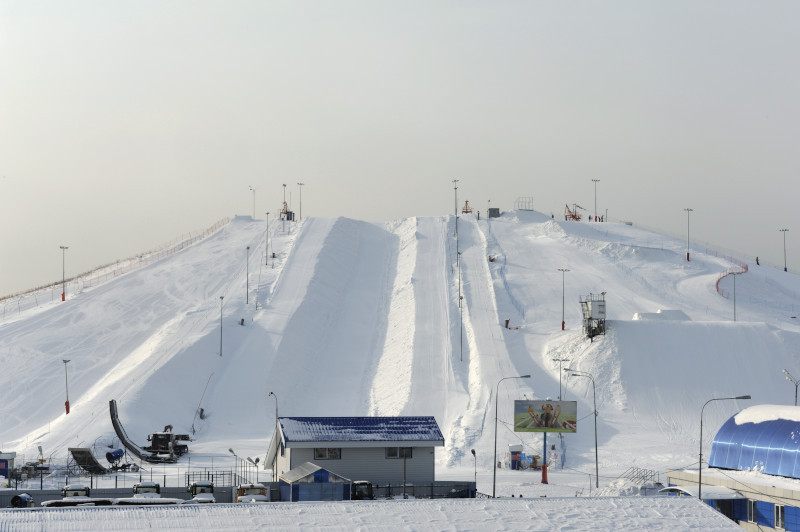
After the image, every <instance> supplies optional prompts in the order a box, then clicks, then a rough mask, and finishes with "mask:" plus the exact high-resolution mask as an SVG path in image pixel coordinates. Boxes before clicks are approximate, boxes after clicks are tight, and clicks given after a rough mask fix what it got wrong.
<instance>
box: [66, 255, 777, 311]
mask: <svg viewBox="0 0 800 532" xmlns="http://www.w3.org/2000/svg"><path fill="white" fill-rule="evenodd" d="M784 242H785V240H784ZM60 247H61V301H66V300H67V278H66V273H65V272H66V270H65V268H64V264H65V260H66V258H65V255H66V251H67V250H68V249H69V247H68V246H60ZM784 249H786V246H784Z"/></svg>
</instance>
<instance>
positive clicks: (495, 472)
mask: <svg viewBox="0 0 800 532" xmlns="http://www.w3.org/2000/svg"><path fill="white" fill-rule="evenodd" d="M530 378H531V376H530V375H519V376H517V377H503V378H502V379H500V380H499V381H497V386H496V387H495V391H494V455H493V457H492V498H493V499H494V498H495V487H496V482H497V463H496V461H497V394H498V393H499V391H500V383H501V382H503V381H504V380H506V379H530Z"/></svg>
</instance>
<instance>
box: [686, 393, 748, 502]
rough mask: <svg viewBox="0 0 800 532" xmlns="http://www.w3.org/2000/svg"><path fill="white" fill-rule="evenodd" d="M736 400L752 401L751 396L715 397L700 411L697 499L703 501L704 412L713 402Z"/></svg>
mask: <svg viewBox="0 0 800 532" xmlns="http://www.w3.org/2000/svg"><path fill="white" fill-rule="evenodd" d="M735 399H750V396H749V395H739V396H737V397H715V398H714V399H709V400H708V401H706V402H705V404H704V405H703V408H701V409H700V463H699V464H698V465H697V498H698V499H700V501H701V502H702V500H703V410H705V409H706V405H707V404H708V403H710V402H711V401H732V400H735Z"/></svg>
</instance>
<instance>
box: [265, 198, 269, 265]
mask: <svg viewBox="0 0 800 532" xmlns="http://www.w3.org/2000/svg"><path fill="white" fill-rule="evenodd" d="M266 253H267V254H266V257H267V259H266V260H265V261H264V266H268V265H269V211H267V252H266Z"/></svg>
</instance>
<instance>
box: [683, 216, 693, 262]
mask: <svg viewBox="0 0 800 532" xmlns="http://www.w3.org/2000/svg"><path fill="white" fill-rule="evenodd" d="M683 210H684V211H686V262H689V213H690V212H692V211H694V209H683Z"/></svg>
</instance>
